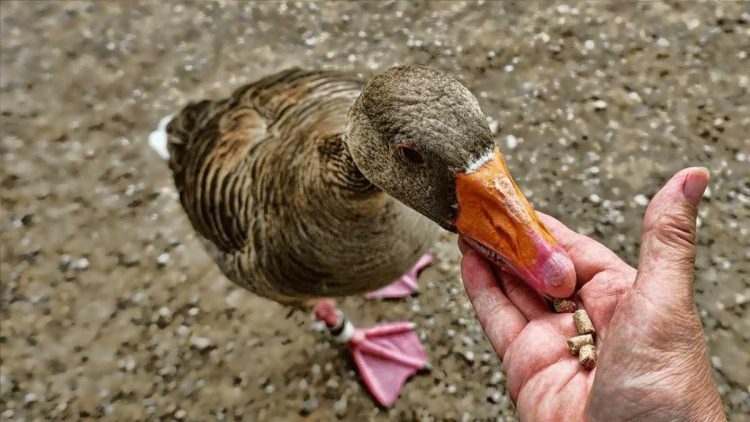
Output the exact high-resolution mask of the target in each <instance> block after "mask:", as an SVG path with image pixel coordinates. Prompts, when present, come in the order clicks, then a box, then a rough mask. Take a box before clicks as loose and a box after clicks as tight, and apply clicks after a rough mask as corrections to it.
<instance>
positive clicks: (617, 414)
mask: <svg viewBox="0 0 750 422" xmlns="http://www.w3.org/2000/svg"><path fill="white" fill-rule="evenodd" d="M707 183H708V172H707V171H706V170H705V169H700V168H691V169H685V170H683V171H681V172H679V173H678V174H677V175H675V176H674V177H673V178H672V179H671V180H670V181H669V182H668V183H667V184H666V185H665V186H664V188H662V190H661V191H660V192H659V193H658V194H657V195H656V196H655V197H654V199H653V200H652V201H651V204H650V205H649V207H648V210H647V212H646V216H645V218H644V224H643V237H642V242H641V245H642V246H641V253H640V259H639V267H638V270H637V271H636V269H634V268H632V267H631V266H629V265H628V264H626V263H625V262H623V261H622V260H621V259H620V258H618V257H617V256H616V255H615V254H614V253H613V252H611V251H610V250H608V249H607V248H606V247H604V246H603V245H601V244H600V243H598V242H596V241H594V240H593V239H590V238H588V237H586V236H583V235H580V234H578V233H575V232H573V231H571V230H570V229H568V228H567V227H565V226H564V225H563V224H562V223H560V222H559V221H557V220H555V219H554V218H552V217H549V216H546V215H541V217H542V220H543V222H544V223H545V224H546V225H547V227H548V228H549V229H550V230H551V231H552V234H553V235H554V237H555V238H556V239H557V240H558V241H559V242H560V243H561V244H562V245H563V246H564V247H565V249H566V250H567V251H568V253H569V254H570V256H571V258H572V259H573V262H574V265H575V269H576V274H577V278H578V280H577V281H578V288H579V290H578V298H579V303H582V304H583V307H584V308H585V309H586V310H587V312H588V313H589V315H590V317H591V319H592V321H593V323H594V326H595V327H596V329H597V340H596V342H597V347H598V350H599V361H598V363H597V367H596V368H595V369H593V370H591V371H588V370H586V369H584V368H583V367H581V366H580V365H579V364H578V361H577V359H576V357H574V356H572V355H571V354H570V352H569V351H568V349H567V345H566V339H567V338H569V337H571V336H574V335H576V334H577V333H576V330H575V327H574V325H573V322H572V318H571V314H555V313H553V312H552V311H550V309H549V307H548V306H547V305H546V304H545V303H544V302H543V301H542V299H541V298H540V297H539V295H538V294H536V293H535V292H533V291H532V290H530V289H529V288H528V287H526V285H525V284H523V283H521V282H520V281H519V280H517V279H514V278H513V277H512V276H509V275H508V274H504V273H499V272H496V271H497V270H495V269H494V268H493V267H491V266H490V264H488V263H487V262H486V261H485V260H484V259H483V258H482V257H481V256H480V255H479V254H478V253H477V252H475V251H472V250H469V248H468V247H467V245H466V244H463V243H462V242H461V241H459V246H461V249H462V250H463V251H465V255H464V259H463V262H462V276H463V279H464V285H465V288H466V291H467V293H468V295H469V298H470V300H471V302H472V304H473V306H474V309H475V311H476V314H477V317H478V318H479V320H480V323H481V324H482V327H483V328H484V331H485V334H486V335H487V337H488V339H489V341H490V342H491V343H492V346H493V347H494V349H495V351H496V352H497V354H498V356H500V357H501V358H502V361H503V370H504V371H505V373H506V374H507V380H508V391H509V393H510V395H511V398H512V399H513V401H514V402H515V403H516V406H517V410H518V415H519V417H520V419H521V420H533V421H537V420H539V421H547V420H550V421H552V420H576V421H577V420H602V421H617V420H649V421H654V420H701V421H710V420H723V419H725V416H724V414H723V410H722V407H721V402H720V400H719V396H718V392H717V389H716V386H715V385H714V383H713V381H712V379H711V375H710V369H709V365H708V361H707V359H706V343H705V340H704V338H703V331H702V327H701V323H700V319H699V317H698V314H697V312H696V309H695V306H694V304H693V288H692V286H693V277H694V275H693V272H694V270H693V262H694V257H695V250H694V241H695V218H696V213H697V206H698V203H699V202H700V198H701V196H702V194H703V191H704V190H705V187H706V185H707Z"/></svg>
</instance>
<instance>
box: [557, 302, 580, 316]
mask: <svg viewBox="0 0 750 422" xmlns="http://www.w3.org/2000/svg"><path fill="white" fill-rule="evenodd" d="M552 307H553V308H554V309H555V312H557V313H559V314H563V313H567V312H575V311H576V303H575V302H573V301H572V300H569V299H555V300H553V301H552Z"/></svg>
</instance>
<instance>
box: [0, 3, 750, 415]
mask: <svg viewBox="0 0 750 422" xmlns="http://www.w3.org/2000/svg"><path fill="white" fill-rule="evenodd" d="M0 11H1V12H2V27H1V28H0V36H1V37H2V58H1V60H0V65H1V68H0V94H1V95H2V100H1V102H0V105H1V109H2V112H1V115H0V123H1V124H2V142H1V143H0V153H1V154H2V158H3V163H2V168H1V173H0V184H1V185H2V218H1V219H0V228H1V230H2V272H1V276H2V289H1V295H0V298H1V303H2V334H1V336H0V347H1V348H2V364H1V366H0V372H1V375H0V400H1V401H2V409H1V413H0V414H1V415H2V418H3V420H51V419H58V420H60V419H66V420H67V419H79V418H81V419H88V418H106V419H110V420H143V419H157V418H174V419H183V420H196V421H199V420H210V419H217V420H224V419H230V420H240V419H246V420H262V419H277V420H290V419H295V418H300V417H307V418H308V419H310V420H329V419H332V418H334V417H335V416H338V417H341V418H345V419H356V420H365V419H378V420H380V419H392V420H410V419H422V420H424V419H427V420H429V419H432V418H438V419H458V420H470V419H474V418H495V417H497V418H498V419H499V420H503V419H508V420H514V419H515V418H516V416H515V412H514V410H513V407H512V403H511V402H510V400H509V399H508V397H507V395H506V394H505V381H504V377H503V375H502V374H501V373H500V372H499V370H500V364H499V361H498V359H497V358H496V357H495V356H494V355H493V354H492V353H491V351H490V348H489V347H488V344H487V343H486V342H485V340H484V337H483V334H482V333H481V330H480V329H479V327H478V325H477V323H476V322H475V320H474V319H473V318H472V312H471V309H470V306H469V304H468V302H467V300H466V297H465V294H464V293H463V290H462V288H461V284H460V281H459V279H458V268H457V264H458V253H457V250H456V248H455V246H454V239H453V238H452V237H451V236H449V235H447V234H446V235H445V236H444V237H443V240H442V241H441V242H440V243H439V244H438V245H436V250H437V252H438V256H439V262H438V263H437V264H436V265H434V266H433V267H432V268H430V269H428V270H426V271H425V272H424V273H423V276H422V277H421V284H422V286H423V288H422V294H421V295H419V296H417V297H414V298H411V299H408V300H405V301H397V302H366V301H363V300H362V299H360V298H351V299H348V300H347V301H346V302H345V307H346V309H348V310H349V313H350V316H351V318H352V319H354V320H355V321H358V322H360V323H362V324H367V323H373V322H375V321H381V320H391V319H396V318H411V319H413V320H414V321H415V322H416V323H417V324H418V326H419V327H420V328H419V330H420V332H421V333H422V335H423V336H424V338H425V341H426V346H427V349H428V351H429V355H430V357H431V360H432V362H433V365H434V369H433V371H432V372H431V373H428V374H424V375H420V376H417V377H416V378H414V379H412V381H411V382H410V383H409V384H408V385H407V387H406V389H405V390H404V392H403V394H402V397H401V399H400V400H399V402H398V403H397V405H396V406H395V407H394V408H393V409H383V408H379V407H377V406H376V405H375V404H374V402H373V400H372V399H371V398H370V397H369V396H368V395H367V393H366V392H365V391H364V390H363V387H362V386H361V385H360V384H359V382H358V381H357V378H356V377H355V373H354V371H353V367H352V364H351V362H350V361H349V360H348V359H347V355H346V353H345V352H344V351H343V350H342V349H341V348H340V347H339V346H338V345H336V344H333V343H331V342H330V341H329V340H328V339H326V338H325V337H323V336H321V335H320V334H319V333H316V332H315V327H316V326H315V324H313V322H312V318H311V317H310V316H308V315H304V314H302V313H296V314H292V315H287V313H288V310H287V309H285V308H284V307H282V306H280V305H277V304H274V303H270V302H268V301H265V300H262V299H259V298H256V297H252V296H251V295H249V294H246V293H245V292H243V291H242V290H239V289H237V288H235V287H234V286H233V285H231V284H230V283H229V282H228V281H227V280H226V279H224V278H223V277H222V276H221V274H220V273H219V271H218V270H217V268H215V266H214V265H213V264H212V262H211V261H210V260H209V258H208V257H207V255H206V254H205V253H204V252H203V250H202V249H201V247H200V245H199V243H198V242H197V241H196V239H195V238H194V236H193V233H192V230H191V229H190V226H189V224H188V221H187V219H186V218H185V216H184V215H183V213H182V212H181V209H180V207H179V205H178V202H177V201H176V194H175V191H174V188H173V186H172V182H171V179H170V176H169V174H168V171H167V168H166V166H165V164H164V163H163V162H162V161H161V160H160V159H159V158H158V157H157V156H156V155H155V154H154V153H153V151H151V150H150V149H149V148H148V146H147V142H146V137H147V135H148V133H149V131H150V130H152V129H153V128H154V127H155V126H156V123H157V122H158V120H159V119H160V118H161V117H162V116H164V115H167V114H170V113H172V112H174V111H175V110H176V109H177V108H179V107H181V106H182V105H183V104H184V103H185V102H186V101H188V100H195V99H200V98H204V97H214V98H216V97H218V96H223V95H226V94H228V93H229V92H230V91H231V90H233V89H234V88H235V87H237V86H239V85H240V84H243V83H246V82H249V81H252V80H254V79H256V78H258V77H260V76H262V75H264V74H267V73H269V72H275V71H277V70H280V69H282V68H284V67H287V66H291V65H301V66H306V67H311V68H316V67H322V68H331V69H334V68H335V69H344V70H354V71H358V72H362V73H363V74H365V75H370V74H372V73H374V72H377V71H380V70H383V69H386V68H388V67H390V66H392V65H394V64H397V63H422V64H427V65H430V66H433V67H436V68H439V69H443V70H444V71H446V72H449V73H451V74H452V75H455V76H456V77H458V78H460V79H461V80H462V81H463V82H464V83H465V84H466V85H467V86H468V87H469V88H470V89H471V90H472V91H473V92H474V93H475V94H476V95H477V97H478V98H479V101H480V103H481V104H482V107H483V108H484V110H485V111H486V113H487V115H488V116H489V117H490V118H491V122H490V123H491V126H492V127H493V129H494V130H496V138H497V141H498V142H499V144H500V145H501V146H502V147H503V149H504V150H505V152H506V153H507V156H508V161H509V166H510V167H511V170H512V171H513V173H514V174H515V176H516V177H517V179H518V181H519V183H520V185H521V186H522V187H523V189H524V191H525V192H526V194H527V195H528V196H529V198H530V200H531V201H532V202H534V204H535V206H536V207H537V208H538V209H541V210H544V211H546V212H548V213H551V214H553V215H556V216H558V217H559V218H561V219H562V220H563V221H564V222H565V223H567V224H568V225H570V226H571V227H573V228H575V229H577V230H579V231H581V232H583V233H586V234H588V235H591V236H593V237H595V238H596V239H599V240H600V241H602V242H603V243H605V244H606V245H607V246H609V247H610V248H612V249H613V250H615V251H616V252H617V253H619V254H620V255H621V256H623V257H624V258H625V259H626V260H628V261H629V262H631V263H633V262H635V261H636V258H637V250H638V241H639V234H640V220H641V217H642V214H643V212H644V209H645V205H646V204H647V202H648V200H649V197H651V196H652V195H653V194H654V192H655V191H656V190H657V189H658V188H659V187H660V186H661V184H662V183H663V182H664V181H665V180H666V179H667V178H668V177H669V176H670V175H671V174H673V173H674V172H675V171H677V170H679V169H680V168H683V167H686V166H688V165H698V164H699V165H704V166H706V167H708V168H709V169H710V170H711V172H712V179H711V186H710V193H708V194H707V195H706V200H705V203H704V205H703V206H702V209H701V212H700V221H699V223H700V231H699V237H700V239H699V243H700V247H699V250H698V260H697V281H696V293H697V296H696V300H697V302H698V306H699V308H700V312H701V317H702V318H703V322H704V325H705V328H706V335H707V338H708V342H709V350H710V353H711V361H712V364H713V367H714V376H715V379H716V381H717V383H718V385H719V389H720V391H721V395H722V398H723V400H724V404H725V409H726V410H727V412H728V413H729V416H730V419H732V420H747V419H746V418H747V416H746V415H747V414H748V412H750V405H749V404H748V403H749V401H750V400H749V398H748V395H749V393H750V369H748V368H750V344H749V343H750V334H749V333H750V318H748V306H749V305H748V298H749V297H750V276H749V275H748V273H749V272H750V265H749V264H748V262H749V261H750V240H749V239H750V235H749V233H748V232H749V231H750V225H749V223H748V221H749V220H748V217H749V216H750V205H749V204H750V166H749V165H748V163H747V161H748V160H750V141H748V133H750V108H749V107H750V106H749V104H750V95H749V94H748V90H749V88H750V76H749V75H750V74H748V72H747V69H749V68H750V59H748V53H750V41H749V40H750V26H749V23H748V22H749V21H750V7H748V3H740V2H724V3H713V2H712V3H690V2H687V3H684V2H683V3H678V2H674V3H666V4H665V3H653V2H642V3H629V4H619V5H617V4H614V3H602V2H598V3H569V4H563V3H559V4H553V3H543V2H518V3H489V2H486V3H483V4H480V3H472V4H465V3H449V2H441V3H387V4H382V3H358V4H353V3H339V4H317V5H316V4H298V3H261V4H239V3H232V2H222V3H208V2H196V3H189V4H179V3H171V4H170V3H169V2H143V3H131V2H99V3H96V4H90V3H81V2H76V3H69V2H55V3H51V2H49V3H48V2H2V4H1V5H0ZM743 415H744V416H743Z"/></svg>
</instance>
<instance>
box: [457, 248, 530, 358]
mask: <svg viewBox="0 0 750 422" xmlns="http://www.w3.org/2000/svg"><path fill="white" fill-rule="evenodd" d="M461 278H462V279H463V282H464V288H465V289H466V294H467V295H468V296H469V300H470V301H471V304H472V306H473V307H474V312H475V313H476V314H477V319H479V323H480V324H481V325H482V329H483V330H484V334H485V335H486V336H487V338H488V339H489V340H490V344H492V347H493V348H494V349H495V352H496V353H497V354H498V356H500V358H502V357H503V356H504V355H505V351H506V350H508V346H509V345H510V344H511V343H512V342H513V340H515V338H516V337H517V336H518V334H519V333H520V332H521V330H523V328H524V327H525V326H526V323H527V321H526V318H525V317H524V316H523V314H522V313H521V311H519V310H518V308H517V307H516V305H514V304H513V302H511V301H510V300H509V299H508V297H507V296H505V293H503V291H502V290H501V289H500V285H499V284H498V282H497V280H496V279H495V274H494V273H493V271H492V268H491V267H490V264H489V263H488V262H487V261H486V260H485V259H484V258H482V256H481V255H479V253H478V252H477V251H475V250H470V251H468V252H466V254H465V255H464V257H463V260H462V261H461Z"/></svg>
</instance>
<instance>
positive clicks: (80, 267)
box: [71, 258, 89, 271]
mask: <svg viewBox="0 0 750 422" xmlns="http://www.w3.org/2000/svg"><path fill="white" fill-rule="evenodd" d="M71 267H72V268H73V270H75V271H85V270H87V269H88V268H89V260H88V259H86V258H78V259H76V260H75V261H73V264H72V265H71Z"/></svg>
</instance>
